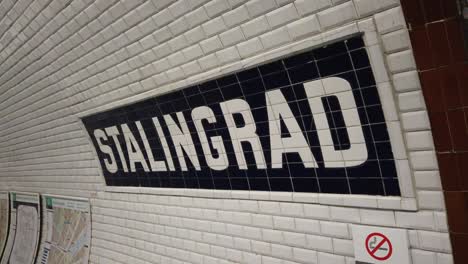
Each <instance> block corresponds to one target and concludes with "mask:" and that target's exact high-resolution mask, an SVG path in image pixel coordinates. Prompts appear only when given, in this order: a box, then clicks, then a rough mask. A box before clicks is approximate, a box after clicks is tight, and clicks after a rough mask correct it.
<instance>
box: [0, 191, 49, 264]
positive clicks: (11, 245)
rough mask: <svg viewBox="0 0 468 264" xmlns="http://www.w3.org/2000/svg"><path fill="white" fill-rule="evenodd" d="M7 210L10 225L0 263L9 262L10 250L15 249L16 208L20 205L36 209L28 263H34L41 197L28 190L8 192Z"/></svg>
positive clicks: (39, 237)
mask: <svg viewBox="0 0 468 264" xmlns="http://www.w3.org/2000/svg"><path fill="white" fill-rule="evenodd" d="M9 202H10V206H9V208H10V209H9V211H10V227H9V232H8V233H9V234H8V239H7V243H6V246H5V250H4V254H3V256H2V259H1V262H0V264H9V263H10V260H11V257H12V252H13V250H14V249H15V243H16V236H17V227H18V217H17V214H18V210H17V208H18V207H19V206H21V205H26V206H29V207H33V208H35V210H36V213H37V214H36V216H37V222H36V227H37V229H36V232H37V233H36V239H35V241H34V245H33V247H32V248H33V252H32V260H31V263H30V264H33V263H35V261H36V258H37V255H38V245H39V242H40V240H41V219H42V217H41V199H40V194H39V193H30V192H10V193H9Z"/></svg>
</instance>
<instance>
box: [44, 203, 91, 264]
mask: <svg viewBox="0 0 468 264" xmlns="http://www.w3.org/2000/svg"><path fill="white" fill-rule="evenodd" d="M43 199H44V203H45V221H46V224H47V227H46V229H47V230H46V238H45V241H44V243H43V245H42V250H41V257H40V258H39V259H38V261H37V263H40V264H46V263H48V264H67V263H73V264H78V263H88V257H89V246H90V239H91V221H90V220H91V219H90V206H89V202H88V200H80V199H76V198H65V197H56V196H44V197H43Z"/></svg>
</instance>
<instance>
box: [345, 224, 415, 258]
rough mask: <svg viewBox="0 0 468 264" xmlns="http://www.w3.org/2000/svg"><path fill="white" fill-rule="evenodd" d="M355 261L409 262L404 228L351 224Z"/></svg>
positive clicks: (406, 235) (406, 236)
mask: <svg viewBox="0 0 468 264" xmlns="http://www.w3.org/2000/svg"><path fill="white" fill-rule="evenodd" d="M353 242H354V243H353V244H354V253H355V259H356V263H363V264H364V263H366V264H367V263H369V264H374V263H385V264H410V263H411V260H410V255H409V244H408V234H407V231H406V230H404V229H394V228H381V227H373V226H359V225H353Z"/></svg>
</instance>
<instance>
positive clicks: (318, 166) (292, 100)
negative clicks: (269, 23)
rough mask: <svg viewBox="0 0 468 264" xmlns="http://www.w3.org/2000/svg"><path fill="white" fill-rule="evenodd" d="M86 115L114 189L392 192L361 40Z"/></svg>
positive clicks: (390, 166) (391, 166) (392, 174)
mask: <svg viewBox="0 0 468 264" xmlns="http://www.w3.org/2000/svg"><path fill="white" fill-rule="evenodd" d="M83 122H84V124H85V126H86V128H87V130H88V133H89V135H90V137H91V139H92V141H93V144H94V147H95V148H96V151H97V153H98V157H99V160H100V162H101V167H102V169H103V174H104V177H105V180H106V184H107V185H111V186H148V187H163V188H199V189H221V190H259V191H288V192H320V193H342V194H376V195H400V190H399V187H398V179H397V173H396V167H395V161H394V157H393V153H392V149H391V144H390V140H389V135H388V132H387V126H386V124H385V119H384V115H383V110H382V106H381V103H380V99H379V95H378V92H377V88H376V84H375V80H374V77H373V73H372V70H371V67H370V63H369V58H368V55H367V52H366V49H365V48H364V43H363V41H362V37H361V36H357V37H353V38H350V39H347V40H345V41H341V42H337V43H334V44H330V45H328V46H326V47H323V48H319V49H315V50H312V51H307V52H304V53H301V54H298V55H294V56H291V57H288V58H285V59H281V60H277V61H274V62H271V63H268V64H265V65H262V66H259V67H255V68H251V69H248V70H244V71H241V72H238V73H235V74H232V75H229V76H225V77H222V78H219V79H216V80H213V81H208V82H205V83H202V84H199V85H194V86H191V87H187V88H185V89H182V90H178V91H174V92H171V93H169V94H165V95H161V96H158V97H155V98H150V99H147V100H145V101H143V102H139V103H135V104H132V105H129V106H125V107H121V108H118V109H115V110H111V111H107V112H103V113H99V114H95V115H92V116H88V117H85V118H84V119H83Z"/></svg>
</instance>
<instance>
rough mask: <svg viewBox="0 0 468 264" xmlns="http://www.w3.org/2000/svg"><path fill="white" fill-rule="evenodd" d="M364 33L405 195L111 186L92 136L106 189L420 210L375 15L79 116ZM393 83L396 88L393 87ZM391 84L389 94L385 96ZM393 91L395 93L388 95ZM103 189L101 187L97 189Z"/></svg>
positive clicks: (110, 190)
mask: <svg viewBox="0 0 468 264" xmlns="http://www.w3.org/2000/svg"><path fill="white" fill-rule="evenodd" d="M359 33H363V34H364V35H363V39H364V43H365V45H366V49H367V52H368V56H369V59H370V63H371V66H372V71H373V73H374V77H375V81H376V84H377V88H378V90H379V96H380V98H381V103H382V108H383V112H384V116H385V120H386V123H387V127H388V131H389V134H390V137H391V140H390V142H391V145H392V150H393V152H394V156H395V162H396V164H395V165H396V167H397V174H398V182H399V186H400V190H401V196H388V197H387V196H377V195H355V194H328V193H294V192H266V191H237V190H208V189H182V188H152V187H121V186H106V185H105V181H104V177H103V175H102V168H101V165H100V162H99V160H98V158H97V154H96V150H95V149H94V146H93V144H92V141H91V139H90V138H89V135H88V133H87V132H86V133H85V134H86V136H87V137H88V141H89V144H90V146H91V148H92V149H93V153H94V155H95V160H96V161H97V163H98V165H99V168H100V170H99V174H100V176H101V182H102V183H103V189H101V190H104V191H108V192H116V193H141V194H156V195H170V196H189V197H201V198H223V199H226V198H228V199H248V200H267V201H289V202H301V203H316V204H323V205H336V206H349V207H361V208H378V209H388V210H405V211H416V210H417V209H418V205H417V200H416V194H415V184H414V180H413V173H412V169H411V168H410V166H409V161H408V155H407V147H406V144H405V142H404V140H403V135H404V134H403V131H402V130H401V124H400V118H399V113H398V111H397V108H396V104H395V98H394V97H395V90H394V89H393V85H392V84H391V81H390V80H391V78H390V77H389V73H388V70H387V67H386V65H385V58H384V52H383V47H382V42H381V40H380V36H379V33H378V32H377V28H376V26H375V23H374V21H373V18H367V19H363V20H356V21H353V22H352V23H348V24H346V25H344V26H341V27H338V28H335V29H332V30H328V31H325V32H322V33H320V34H317V35H314V36H311V37H308V38H305V39H302V40H300V41H295V42H293V43H290V44H287V45H284V46H281V47H279V48H276V49H273V50H270V51H267V52H265V53H262V54H259V55H257V56H253V57H251V58H247V59H243V60H240V61H236V62H233V63H230V64H228V65H224V66H221V67H218V68H215V69H212V70H209V71H207V72H203V73H200V74H196V75H194V76H190V77H188V78H186V79H183V80H180V81H177V82H174V83H169V84H166V85H164V86H162V87H159V88H158V89H153V90H150V91H146V92H143V93H140V94H137V95H135V96H132V97H128V98H125V99H122V100H118V101H116V102H114V103H111V104H107V105H102V106H99V107H96V108H93V109H90V110H87V111H84V112H79V113H78V114H77V118H78V119H81V118H83V117H85V116H89V115H92V114H96V113H100V112H103V111H107V110H111V109H114V108H117V107H121V106H124V105H128V104H131V103H136V102H138V101H142V100H145V99H147V98H150V97H154V96H158V95H162V94H164V93H169V92H172V91H174V90H177V89H182V88H185V87H188V86H189V85H194V84H196V83H200V82H204V81H208V80H210V79H215V78H220V77H222V76H224V75H227V74H230V73H234V72H237V71H240V70H243V69H247V68H251V67H253V66H257V65H260V64H264V63H267V62H269V61H272V60H276V59H279V58H282V57H285V56H290V55H292V54H295V53H299V52H302V51H304V50H311V49H314V48H318V47H321V46H324V45H326V44H327V43H331V42H335V41H338V40H340V39H345V38H347V37H349V36H351V35H355V34H359ZM389 88H391V89H389ZM385 89H386V92H387V93H388V92H390V94H387V97H385V100H383V99H384V96H383V94H382V93H383V91H384V90H385ZM389 95H391V96H389ZM79 123H80V124H81V126H82V129H83V131H86V129H85V127H84V124H83V123H82V122H81V120H79ZM98 191H99V189H98Z"/></svg>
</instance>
